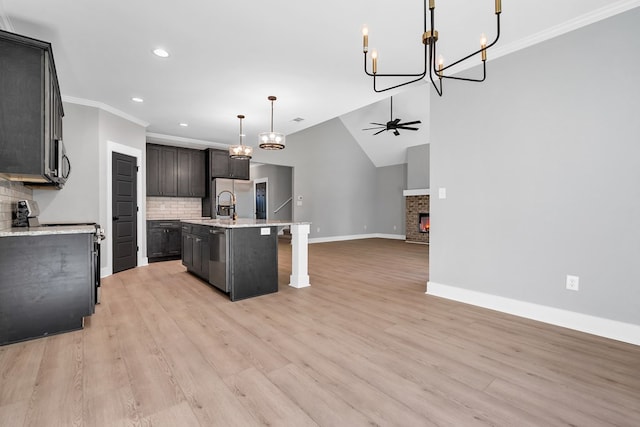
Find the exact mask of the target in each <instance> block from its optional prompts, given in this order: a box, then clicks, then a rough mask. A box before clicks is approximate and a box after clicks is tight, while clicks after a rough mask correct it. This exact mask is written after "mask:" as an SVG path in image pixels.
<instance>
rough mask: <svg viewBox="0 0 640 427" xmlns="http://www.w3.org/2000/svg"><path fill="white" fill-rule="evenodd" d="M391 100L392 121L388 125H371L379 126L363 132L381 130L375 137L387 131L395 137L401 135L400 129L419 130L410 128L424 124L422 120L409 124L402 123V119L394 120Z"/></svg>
mask: <svg viewBox="0 0 640 427" xmlns="http://www.w3.org/2000/svg"><path fill="white" fill-rule="evenodd" d="M390 99H391V120H389V121H388V122H387V123H386V124H382V123H373V122H372V123H371V124H372V125H377V126H376V127H373V128H366V129H362V130H373V129H380V130H379V131H378V132H376V133H374V135H377V134H379V133H382V132H384V131H387V130H392V131H393V134H394V135H395V136H398V135H400V132H398V129H403V130H418V128H416V127H409V125H417V124H419V123H422V122H421V121H420V120H415V121H413V122H407V123H400V120H401V119H394V118H393V96H392V97H391V98H390Z"/></svg>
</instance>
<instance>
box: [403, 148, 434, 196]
mask: <svg viewBox="0 0 640 427" xmlns="http://www.w3.org/2000/svg"><path fill="white" fill-rule="evenodd" d="M429 157H430V149H429V144H423V145H415V146H413V147H409V148H407V189H408V190H415V189H424V188H429V162H430V160H429Z"/></svg>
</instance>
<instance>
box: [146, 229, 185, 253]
mask: <svg viewBox="0 0 640 427" xmlns="http://www.w3.org/2000/svg"><path fill="white" fill-rule="evenodd" d="M180 234H181V229H180V221H178V220H175V221H174V220H170V221H164V220H148V221H147V257H148V258H149V262H157V261H168V260H171V259H180V255H181V253H182V250H181V242H180Z"/></svg>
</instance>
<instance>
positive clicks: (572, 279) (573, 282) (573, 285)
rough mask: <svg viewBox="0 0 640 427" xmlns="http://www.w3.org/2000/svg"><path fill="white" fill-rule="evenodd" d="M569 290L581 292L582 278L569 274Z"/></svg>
mask: <svg viewBox="0 0 640 427" xmlns="http://www.w3.org/2000/svg"><path fill="white" fill-rule="evenodd" d="M567 289H569V290H571V291H578V290H580V277H578V276H571V275H570V274H567Z"/></svg>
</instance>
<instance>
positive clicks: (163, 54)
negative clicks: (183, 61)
mask: <svg viewBox="0 0 640 427" xmlns="http://www.w3.org/2000/svg"><path fill="white" fill-rule="evenodd" d="M153 54H154V55H155V56H159V57H160V58H167V57H168V56H169V52H167V51H166V50H164V49H162V48H160V47H159V48H157V49H153Z"/></svg>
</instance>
